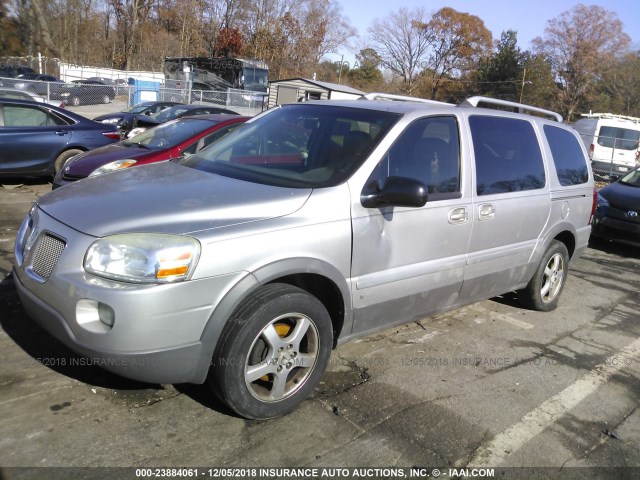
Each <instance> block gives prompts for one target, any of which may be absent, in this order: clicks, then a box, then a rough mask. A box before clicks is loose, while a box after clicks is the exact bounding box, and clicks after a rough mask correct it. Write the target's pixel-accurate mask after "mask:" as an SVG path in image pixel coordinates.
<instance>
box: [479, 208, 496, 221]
mask: <svg viewBox="0 0 640 480" xmlns="http://www.w3.org/2000/svg"><path fill="white" fill-rule="evenodd" d="M478 215H479V218H480V220H491V219H492V218H493V217H495V216H496V209H495V208H493V205H489V204H485V205H480V210H479V212H478Z"/></svg>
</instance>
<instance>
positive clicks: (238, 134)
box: [181, 103, 400, 188]
mask: <svg viewBox="0 0 640 480" xmlns="http://www.w3.org/2000/svg"><path fill="white" fill-rule="evenodd" d="M399 118H400V115H399V114H396V113H390V112H381V111H376V110H369V109H360V108H345V107H340V106H332V105H314V104H310V103H305V104H290V105H285V106H283V107H280V108H277V109H274V110H273V111H271V112H269V113H267V114H266V115H264V116H262V117H260V118H258V119H256V120H255V121H254V122H251V123H247V124H245V125H244V126H243V127H241V128H239V129H237V130H235V131H234V132H232V133H231V134H229V135H228V136H227V137H225V138H223V139H222V140H220V141H219V142H216V143H215V144H214V145H212V146H211V147H209V148H207V149H205V150H203V151H202V152H200V153H198V154H196V155H194V156H193V157H190V158H188V159H187V160H184V161H183V162H181V163H182V164H183V165H185V166H188V167H191V168H195V169H198V170H203V171H206V172H212V173H216V174H219V175H224V176H228V177H233V178H237V179H240V180H245V181H248V182H254V183H262V184H267V185H274V186H281V187H292V188H313V187H329V186H334V185H338V184H340V183H342V182H344V181H345V180H346V179H347V178H349V176H351V174H352V173H353V172H354V171H355V170H356V169H357V168H358V167H359V166H360V165H361V164H362V162H364V160H365V159H366V158H367V157H368V155H369V154H370V153H371V152H372V151H373V149H374V148H375V146H376V145H377V144H378V143H379V142H380V140H381V139H382V138H383V137H384V135H385V134H386V133H387V132H388V131H389V129H390V128H391V127H392V126H393V125H394V124H395V123H396V121H397V120H398V119H399Z"/></svg>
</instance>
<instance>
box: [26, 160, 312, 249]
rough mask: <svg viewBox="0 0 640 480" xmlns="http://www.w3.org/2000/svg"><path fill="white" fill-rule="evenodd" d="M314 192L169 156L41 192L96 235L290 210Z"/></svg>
mask: <svg viewBox="0 0 640 480" xmlns="http://www.w3.org/2000/svg"><path fill="white" fill-rule="evenodd" d="M310 194H311V189H296V188H282V187H273V186H269V185H261V184H256V183H251V182H245V181H241V180H236V179H233V178H228V177H223V176H220V175H216V174H212V173H206V172H202V171H199V170H195V169H192V168H188V167H184V166H182V165H179V164H176V163H174V162H163V163H154V164H150V165H143V166H140V167H136V168H128V169H126V170H122V171H118V172H114V173H109V174H105V175H100V176H98V177H93V178H87V179H84V180H80V181H77V182H74V183H71V184H69V185H67V186H65V187H64V188H58V189H56V190H54V191H53V192H51V193H49V194H47V195H45V196H44V197H41V198H40V199H39V200H38V206H39V207H40V208H41V209H42V210H43V211H44V212H45V213H47V214H48V215H50V216H52V217H53V218H55V219H56V220H58V221H60V222H62V223H64V224H66V225H68V226H69V227H71V228H73V229H76V230H78V231H80V232H83V233H86V234H88V235H92V236H95V237H103V236H106V235H113V234H116V233H128V232H149V233H173V234H188V233H193V232H196V231H201V230H208V229H212V228H220V227H225V226H230V225H238V224H241V223H247V222H254V221H258V220H266V219H269V218H275V217H281V216H285V215H288V214H290V213H293V212H295V211H296V210H298V209H299V208H301V207H302V205H304V203H305V202H306V200H307V198H309V195H310Z"/></svg>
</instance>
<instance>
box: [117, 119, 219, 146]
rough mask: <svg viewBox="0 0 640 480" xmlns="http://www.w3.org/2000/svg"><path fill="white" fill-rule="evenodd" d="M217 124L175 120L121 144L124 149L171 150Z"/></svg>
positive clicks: (204, 121) (202, 121) (203, 121)
mask: <svg viewBox="0 0 640 480" xmlns="http://www.w3.org/2000/svg"><path fill="white" fill-rule="evenodd" d="M216 123H217V122H212V121H210V120H191V119H188V120H185V119H177V120H173V121H171V122H168V123H164V124H162V125H158V126H157V127H154V128H150V129H149V130H145V131H144V132H142V133H141V134H139V135H136V136H135V137H133V138H132V139H131V140H125V141H124V142H121V145H124V146H125V147H136V146H137V147H141V148H149V149H151V150H160V149H164V148H171V147H174V146H176V145H178V144H179V143H182V142H184V141H185V140H187V139H189V138H191V137H193V136H194V135H197V134H198V133H200V132H202V131H203V130H206V129H207V128H209V127H212V126H213V125H215V124H216Z"/></svg>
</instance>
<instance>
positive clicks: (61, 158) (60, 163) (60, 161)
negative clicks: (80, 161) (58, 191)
mask: <svg viewBox="0 0 640 480" xmlns="http://www.w3.org/2000/svg"><path fill="white" fill-rule="evenodd" d="M79 153H82V150H79V149H77V148H72V149H71V150H66V151H64V152H62V153H61V154H60V155H58V158H56V162H55V163H54V167H53V168H54V175H55V174H56V173H58V172H59V171H60V170H62V169H63V168H64V166H65V164H66V163H67V162H68V161H69V159H70V158H71V157H73V156H75V155H78V154H79Z"/></svg>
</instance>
